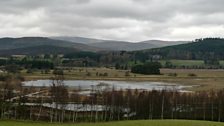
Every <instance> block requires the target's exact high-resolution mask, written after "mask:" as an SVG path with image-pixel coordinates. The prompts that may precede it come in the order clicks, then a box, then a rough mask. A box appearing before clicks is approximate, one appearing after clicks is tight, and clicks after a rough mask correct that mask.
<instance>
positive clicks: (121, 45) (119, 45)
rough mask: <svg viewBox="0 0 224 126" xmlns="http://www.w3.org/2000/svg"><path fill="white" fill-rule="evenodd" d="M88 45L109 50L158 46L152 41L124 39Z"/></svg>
mask: <svg viewBox="0 0 224 126" xmlns="http://www.w3.org/2000/svg"><path fill="white" fill-rule="evenodd" d="M88 45H90V46H93V47H99V48H105V49H109V50H125V51H134V50H143V49H151V48H155V47H157V46H156V45H154V44H150V43H131V42H123V41H106V42H100V43H93V44H88Z"/></svg>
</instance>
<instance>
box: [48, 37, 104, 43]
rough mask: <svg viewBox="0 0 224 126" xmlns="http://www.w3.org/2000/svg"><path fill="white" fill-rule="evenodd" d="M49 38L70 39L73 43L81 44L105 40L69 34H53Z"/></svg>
mask: <svg viewBox="0 0 224 126" xmlns="http://www.w3.org/2000/svg"><path fill="white" fill-rule="evenodd" d="M49 38H51V39H56V40H63V41H70V42H75V43H82V44H92V43H99V42H104V41H105V40H101V39H93V38H84V37H69V36H55V37H49Z"/></svg>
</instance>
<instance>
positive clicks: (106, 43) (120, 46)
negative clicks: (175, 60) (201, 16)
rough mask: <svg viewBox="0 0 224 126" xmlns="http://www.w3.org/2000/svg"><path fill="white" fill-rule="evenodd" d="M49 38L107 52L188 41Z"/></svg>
mask: <svg viewBox="0 0 224 126" xmlns="http://www.w3.org/2000/svg"><path fill="white" fill-rule="evenodd" d="M51 38H52V39H58V40H64V41H70V42H75V43H82V44H86V45H89V46H92V47H97V48H103V49H107V50H125V51H135V50H143V49H151V48H158V47H164V46H170V45H177V44H183V43H188V41H162V40H148V41H142V42H128V41H115V40H102V39H92V38H84V37H66V36H62V37H51Z"/></svg>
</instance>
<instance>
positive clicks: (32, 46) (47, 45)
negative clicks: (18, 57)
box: [0, 37, 103, 55]
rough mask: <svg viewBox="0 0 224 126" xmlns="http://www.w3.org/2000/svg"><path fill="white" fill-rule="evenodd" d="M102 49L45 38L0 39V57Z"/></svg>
mask: <svg viewBox="0 0 224 126" xmlns="http://www.w3.org/2000/svg"><path fill="white" fill-rule="evenodd" d="M100 50H103V49H100V48H97V47H91V46H88V45H85V44H81V43H74V42H68V41H62V40H54V39H49V38H45V37H23V38H2V39H0V55H10V54H13V53H14V54H37V53H40V54H43V53H53V52H54V53H61V52H63V53H66V52H69V53H70V52H72V51H93V52H96V51H100Z"/></svg>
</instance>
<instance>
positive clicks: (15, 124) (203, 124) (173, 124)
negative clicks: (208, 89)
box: [0, 120, 224, 126]
mask: <svg viewBox="0 0 224 126" xmlns="http://www.w3.org/2000/svg"><path fill="white" fill-rule="evenodd" d="M74 125H75V126H224V123H220V122H208V121H191V120H153V121H151V120H150V121H147V120H144V121H120V122H107V123H78V124H76V123H75V124H74V123H73V124H72V123H70V124H69V123H65V124H58V123H53V124H51V123H41V122H25V121H24V122H23V121H0V126H74Z"/></svg>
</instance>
